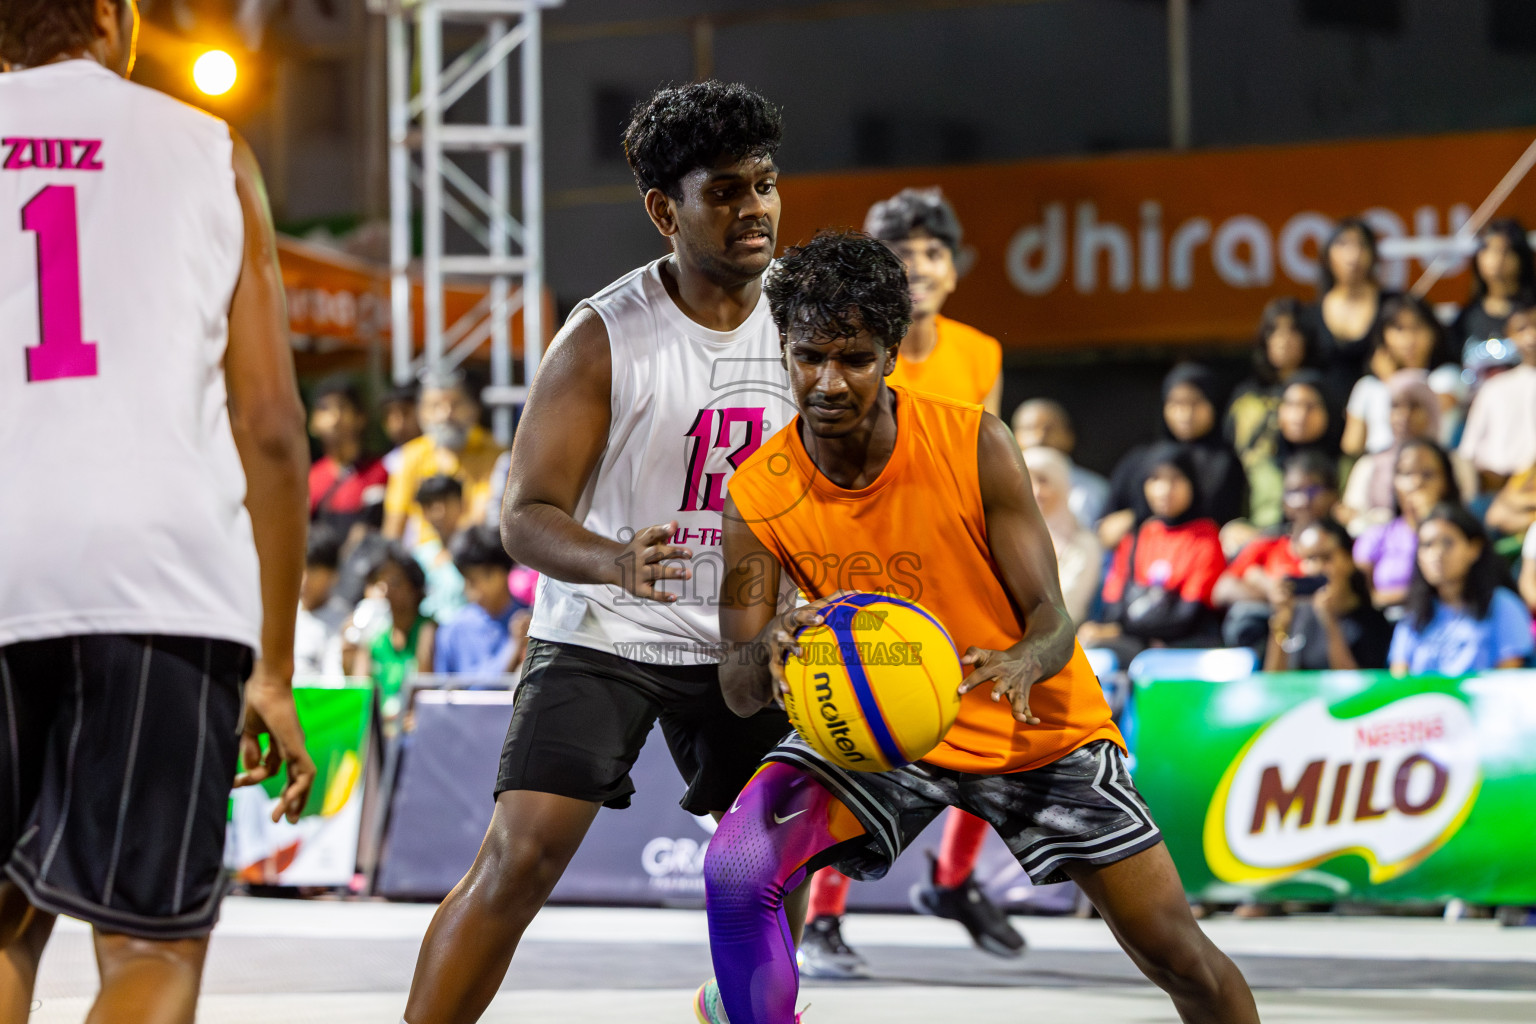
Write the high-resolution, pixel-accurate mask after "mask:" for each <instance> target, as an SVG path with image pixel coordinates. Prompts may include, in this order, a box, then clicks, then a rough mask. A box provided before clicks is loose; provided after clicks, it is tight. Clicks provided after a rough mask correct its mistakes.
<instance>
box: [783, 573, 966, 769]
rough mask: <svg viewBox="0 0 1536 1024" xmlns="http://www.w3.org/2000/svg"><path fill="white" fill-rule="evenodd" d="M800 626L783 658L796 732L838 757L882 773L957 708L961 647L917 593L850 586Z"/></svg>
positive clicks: (928, 740)
mask: <svg viewBox="0 0 1536 1024" xmlns="http://www.w3.org/2000/svg"><path fill="white" fill-rule="evenodd" d="M822 617H823V618H824V619H825V621H824V622H823V623H822V624H821V625H818V626H809V627H807V628H805V629H803V630H801V631H800V634H799V637H798V639H799V644H800V654H799V655H798V656H791V657H790V659H789V661H788V662H787V663H786V664H785V666H784V676H785V679H786V680H787V682H788V684H789V693H788V694H786V695H785V697H784V707H785V710H786V711H788V713H789V719H790V721H791V722H792V723H794V726H795V730H796V731H797V732H798V733H799V734H800V735H801V737H803V738H804V739H805V741H806V742H807V743H809V744H810V745H811V746H813V747H815V748H816V750H817V751H818V752H819V753H821V754H822V755H823V756H824V757H826V758H828V759H829V760H831V761H832V762H834V763H835V764H837V765H839V766H841V767H843V768H847V769H849V770H850V771H857V772H883V771H889V770H890V769H892V768H899V767H901V766H902V765H904V764H910V763H912V762H913V761H916V760H919V759H920V758H922V757H924V756H926V755H927V754H928V752H929V751H931V750H932V749H933V748H934V747H936V746H938V743H939V740H941V739H943V738H944V734H945V733H946V732H948V731H949V727H950V726H951V725H953V724H954V722H955V716H956V714H958V713H959V710H960V694H959V691H958V687H959V686H960V677H961V675H962V672H961V668H960V655H959V652H958V651H956V649H955V643H954V641H953V640H952V639H950V636H949V632H948V631H947V630H945V628H944V627H943V625H942V624H940V622H939V620H938V619H936V618H934V617H933V615H932V614H931V613H930V612H928V610H927V609H925V608H924V607H923V606H922V605H920V604H918V603H917V602H916V601H908V600H905V599H904V598H899V597H890V596H888V595H885V594H871V593H858V594H851V595H849V596H848V597H847V598H845V599H844V600H842V601H839V602H838V603H837V604H834V605H831V606H829V607H828V608H827V609H826V610H825V611H824V612H823V613H822Z"/></svg>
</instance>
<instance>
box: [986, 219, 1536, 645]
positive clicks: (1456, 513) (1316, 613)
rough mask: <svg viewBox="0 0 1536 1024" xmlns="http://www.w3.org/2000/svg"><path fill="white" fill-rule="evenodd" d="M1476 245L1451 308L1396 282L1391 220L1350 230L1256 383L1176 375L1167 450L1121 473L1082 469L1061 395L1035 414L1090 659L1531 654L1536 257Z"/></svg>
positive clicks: (1345, 226)
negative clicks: (1391, 267)
mask: <svg viewBox="0 0 1536 1024" xmlns="http://www.w3.org/2000/svg"><path fill="white" fill-rule="evenodd" d="M1477 239H1478V247H1477V252H1476V255H1475V256H1474V257H1473V259H1472V261H1471V262H1472V277H1473V286H1472V291H1471V295H1470V296H1469V297H1468V300H1467V302H1466V304H1465V305H1464V306H1463V307H1461V308H1460V309H1459V310H1452V311H1450V315H1446V316H1443V317H1442V316H1441V315H1439V314H1437V312H1436V310H1434V309H1432V308H1431V307H1430V306H1429V305H1428V304H1426V303H1425V302H1424V301H1423V300H1422V299H1420V298H1418V297H1416V296H1413V295H1406V294H1394V293H1391V292H1388V291H1386V290H1384V289H1383V288H1382V287H1381V285H1380V283H1379V282H1378V278H1377V250H1376V238H1375V235H1374V233H1373V232H1372V230H1371V228H1370V226H1369V225H1368V224H1367V223H1365V222H1364V221H1363V220H1357V219H1350V220H1345V221H1342V222H1341V223H1339V224H1338V225H1337V227H1336V228H1335V230H1334V231H1333V233H1332V235H1331V236H1330V237H1329V239H1328V240H1327V242H1326V243H1325V244H1324V246H1323V248H1322V252H1321V255H1320V261H1319V262H1320V265H1319V268H1318V280H1319V289H1318V294H1317V296H1316V297H1315V300H1314V301H1313V302H1311V303H1307V302H1304V301H1302V300H1301V299H1299V298H1282V299H1276V300H1274V301H1272V302H1270V303H1269V304H1268V305H1267V306H1266V307H1265V308H1264V309H1263V311H1262V313H1261V314H1260V316H1259V318H1258V319H1259V323H1258V329H1257V332H1256V336H1255V339H1254V348H1253V373H1252V376H1251V377H1250V378H1249V379H1247V380H1245V381H1244V382H1243V383H1242V384H1240V385H1239V386H1238V387H1237V388H1236V389H1234V391H1233V392H1232V394H1231V395H1230V397H1228V396H1226V395H1223V394H1222V393H1221V390H1220V389H1219V388H1218V387H1217V385H1216V376H1215V375H1214V374H1213V373H1212V372H1211V371H1210V370H1209V369H1208V368H1206V367H1204V366H1201V365H1199V364H1196V363H1181V364H1179V365H1178V366H1175V367H1174V368H1173V370H1172V371H1171V372H1170V373H1169V374H1168V375H1167V377H1166V378H1165V380H1164V382H1163V389H1162V422H1161V423H1159V424H1156V425H1155V429H1149V430H1148V432H1147V433H1148V434H1151V435H1154V436H1158V437H1159V438H1160V439H1159V440H1157V441H1156V442H1154V443H1151V444H1147V445H1142V446H1138V447H1136V448H1134V449H1132V450H1131V451H1130V452H1128V453H1126V454H1125V456H1124V457H1123V458H1122V459H1121V460H1120V461H1119V463H1118V465H1116V467H1115V470H1114V472H1113V474H1112V475H1111V477H1110V479H1109V480H1108V481H1107V483H1106V482H1105V481H1104V480H1103V479H1102V478H1098V477H1095V476H1094V475H1093V474H1091V473H1088V472H1087V471H1085V470H1083V469H1081V467H1077V466H1074V465H1073V464H1072V462H1071V454H1072V449H1073V447H1074V443H1075V434H1074V432H1073V428H1072V424H1071V422H1070V420H1069V419H1068V417H1067V414H1066V411H1065V410H1064V409H1062V407H1061V406H1060V405H1058V404H1057V403H1055V402H1051V401H1046V400H1041V399H1034V400H1031V401H1028V402H1025V403H1024V404H1023V405H1021V406H1019V408H1018V409H1017V410H1016V411H1015V413H1014V421H1013V424H1014V432H1015V436H1016V438H1017V440H1018V442H1019V444H1020V445H1021V446H1023V447H1024V449H1025V458H1026V461H1027V462H1028V464H1029V466H1030V469H1031V472H1032V473H1034V474H1036V475H1037V476H1040V475H1044V476H1045V477H1046V480H1045V481H1044V482H1043V483H1042V482H1041V481H1038V480H1037V482H1036V491H1037V495H1038V498H1037V500H1038V502H1039V504H1040V506H1041V511H1042V513H1043V514H1044V515H1045V517H1046V521H1047V524H1048V525H1049V526H1050V530H1051V537H1052V539H1053V541H1054V542H1055V544H1056V548H1057V552H1058V561H1059V564H1060V570H1061V575H1062V584H1063V592H1064V594H1065V595H1066V597H1067V604H1068V606H1069V611H1070V613H1071V614H1072V615H1073V617H1074V620H1075V621H1076V622H1077V623H1078V635H1079V639H1080V640H1081V641H1082V642H1083V645H1084V646H1085V647H1101V648H1109V649H1110V650H1112V651H1114V652H1115V654H1116V655H1117V656H1118V658H1119V661H1120V663H1121V664H1122V665H1124V664H1125V663H1126V661H1127V660H1128V659H1129V658H1130V657H1133V656H1134V655H1135V654H1137V653H1138V652H1140V651H1141V650H1144V649H1146V648H1148V647H1216V646H1229V647H1250V648H1252V649H1253V650H1254V652H1255V654H1256V655H1257V657H1258V658H1259V659H1261V663H1262V664H1263V665H1264V667H1265V668H1266V669H1269V670H1313V669H1356V668H1360V669H1370V668H1377V669H1381V668H1390V669H1391V670H1393V671H1394V672H1396V673H1399V674H1426V673H1435V674H1444V675H1461V674H1465V673H1468V672H1473V671H1480V670H1486V669H1492V668H1507V667H1511V666H1516V665H1522V664H1525V663H1527V661H1528V660H1529V659H1530V658H1531V655H1532V652H1533V630H1532V615H1531V612H1532V609H1533V608H1536V530H1532V529H1531V526H1532V525H1533V523H1536V266H1533V259H1532V253H1531V248H1530V245H1529V242H1528V237H1527V234H1526V231H1525V229H1524V228H1523V227H1522V226H1521V225H1519V224H1518V223H1516V222H1514V221H1512V220H1498V221H1494V222H1492V223H1490V224H1489V225H1487V226H1486V227H1484V228H1483V230H1482V231H1481V232H1480V233H1479V234H1478V236H1477ZM1148 426H1149V428H1153V427H1154V425H1153V424H1149V425H1148ZM1045 450H1049V454H1048V455H1047V454H1045V453H1044V452H1045ZM1063 489H1065V490H1066V492H1067V495H1066V500H1065V501H1063V498H1062V495H1061V491H1062V490H1063ZM1064 509H1066V510H1070V512H1072V513H1075V515H1076V518H1077V520H1078V521H1077V523H1076V524H1066V523H1064V521H1063V518H1064V517H1063V510H1064ZM1090 531H1091V532H1090ZM1089 537H1091V538H1094V539H1096V540H1097V541H1098V543H1099V546H1100V550H1101V551H1102V552H1104V554H1103V556H1102V557H1101V558H1100V559H1098V560H1095V559H1093V558H1092V557H1089V553H1090V550H1091V549H1090V547H1089V545H1088V543H1087V542H1086V539H1087V538H1089ZM1517 575H1518V579H1519V583H1518V584H1517V583H1516V582H1515V579H1516V576H1517ZM1101 577H1102V585H1100V584H1099V581H1100V579H1101ZM1095 587H1097V588H1098V589H1097V596H1096V597H1094V598H1093V599H1090V600H1087V601H1085V600H1084V598H1083V595H1084V594H1085V593H1089V594H1091V593H1093V592H1094V589H1095Z"/></svg>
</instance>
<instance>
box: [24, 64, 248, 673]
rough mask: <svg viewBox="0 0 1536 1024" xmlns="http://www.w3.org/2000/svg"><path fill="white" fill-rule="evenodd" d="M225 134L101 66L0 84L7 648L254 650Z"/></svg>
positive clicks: (239, 242) (235, 238)
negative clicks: (228, 379) (184, 642)
mask: <svg viewBox="0 0 1536 1024" xmlns="http://www.w3.org/2000/svg"><path fill="white" fill-rule="evenodd" d="M232 146H233V143H232V141H231V138H230V132H229V128H228V126H227V125H225V124H224V122H222V121H220V120H218V119H216V118H214V117H211V116H209V115H207V114H205V113H202V112H200V111H198V110H196V109H194V108H192V107H189V106H186V105H185V104H182V103H179V102H177V101H176V100H173V99H171V98H169V97H168V96H165V95H164V94H162V93H158V92H155V91H153V90H150V89H146V88H142V87H140V86H137V85H133V84H132V83H130V82H127V81H125V80H123V79H122V78H120V77H118V76H117V75H115V74H113V73H112V72H110V71H108V70H106V69H105V68H103V67H101V66H100V65H98V64H96V63H94V62H92V61H88V60H71V61H64V62H61V63H58V64H49V65H44V66H42V67H38V68H32V69H28V70H25V71H17V72H12V73H9V74H0V323H3V324H4V331H3V333H0V487H3V488H4V496H3V497H0V645H5V644H12V643H17V642H20V641H25V640H37V639H45V638H49V637H57V636H68V635H75V634H89V633H157V634H170V635H179V636H197V637H211V638H214V639H225V640H233V641H235V642H238V643H243V644H246V645H249V646H251V647H252V648H255V647H257V646H258V644H259V638H260V629H261V600H260V596H261V595H260V583H259V574H258V571H257V564H256V549H255V545H254V542H253V540H252V534H251V523H250V518H249V516H248V515H247V514H246V511H245V507H244V500H245V474H244V472H243V470H242V468H241V464H240V459H239V456H238V453H237V452H236V449H235V443H234V437H233V434H232V432H231V428H230V422H229V411H228V408H227V396H226V391H225V386H224V368H223V362H224V350H225V346H226V343H227V340H228V310H229V304H230V299H231V296H232V295H233V293H234V288H235V284H236V282H237V281H238V279H239V275H240V268H241V262H242V249H243V243H244V225H243V219H242V216H241V209H240V202H239V198H238V197H237V195H236V193H235V180H234V171H233V168H232V166H231V156H232Z"/></svg>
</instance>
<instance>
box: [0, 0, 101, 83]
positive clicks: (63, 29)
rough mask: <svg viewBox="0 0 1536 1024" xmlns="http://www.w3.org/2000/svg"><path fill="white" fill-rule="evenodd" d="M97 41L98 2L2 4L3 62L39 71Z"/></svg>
mask: <svg viewBox="0 0 1536 1024" xmlns="http://www.w3.org/2000/svg"><path fill="white" fill-rule="evenodd" d="M95 39H96V0H0V60H5V61H6V62H8V63H11V64H16V65H19V66H22V67H29V68H30V67H37V66H38V65H40V64H45V63H47V62H48V61H50V60H52V59H53V58H55V57H57V56H58V55H59V54H61V53H67V52H69V51H71V50H79V49H83V48H85V47H87V46H89V45H90V44H91V43H92V42H93V41H94V40H95Z"/></svg>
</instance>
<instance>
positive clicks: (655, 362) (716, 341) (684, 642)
mask: <svg viewBox="0 0 1536 1024" xmlns="http://www.w3.org/2000/svg"><path fill="white" fill-rule="evenodd" d="M661 263H662V261H661V260H658V261H657V262H655V263H652V264H649V265H648V266H644V267H641V268H640V269H638V270H636V271H634V272H633V273H630V274H628V275H626V276H625V277H622V278H620V279H619V280H618V281H616V282H614V283H613V284H611V285H609V286H608V287H607V288H606V289H604V290H603V291H602V292H599V293H598V294H597V295H596V296H594V297H592V298H591V299H588V300H587V301H586V302H583V303H582V304H581V305H582V306H589V307H591V308H592V309H593V310H594V311H596V312H597V314H598V315H599V316H601V317H602V318H603V324H604V325H605V326H606V327H607V329H608V344H609V348H610V350H611V352H612V356H613V397H612V421H611V425H610V427H609V430H608V446H607V449H606V450H605V451H604V452H603V456H602V459H601V460H600V461H599V463H598V466H597V470H596V472H595V473H594V474H593V475H592V479H591V480H590V481H589V482H588V484H587V489H586V491H585V492H584V494H583V495H582V499H581V502H580V504H579V505H578V506H577V508H576V520H577V522H579V523H581V524H582V525H583V526H585V527H586V528H587V529H589V530H591V531H592V532H594V533H598V534H601V535H602V536H604V537H611V538H613V539H615V540H621V541H628V540H629V539H630V538H631V537H633V536H634V533H635V531H637V530H641V529H644V528H645V527H647V526H654V525H657V524H660V523H667V522H672V521H676V522H677V524H678V532H677V534H676V536H675V537H674V543H676V544H680V545H682V546H684V547H686V548H689V549H690V550H691V551H692V552H693V560H692V562H691V563H687V564H690V565H691V566H692V568H693V578H692V579H690V580H681V581H676V580H675V581H667V582H666V583H664V584H663V585H662V586H663V588H664V589H666V590H670V591H671V592H673V593H676V594H679V595H680V598H679V600H678V601H677V602H676V603H673V604H662V603H660V602H656V601H645V600H641V599H640V598H637V597H634V596H632V595H630V594H628V593H626V592H625V591H624V590H622V589H620V588H619V587H616V586H610V585H587V584H572V583H562V582H561V581H559V580H555V579H551V578H550V577H548V576H544V577H542V578H541V579H540V581H539V590H538V597H537V599H536V600H535V602H534V606H533V622H532V624H531V625H530V627H529V630H528V632H529V634H530V635H531V636H534V637H537V638H539V639H541V640H550V641H556V642H560V643H570V644H577V645H579V646H582V647H592V648H597V649H599V650H604V651H608V652H610V653H613V654H617V655H619V656H621V657H625V658H629V659H630V660H632V661H643V662H649V663H653V664H685V665H692V664H707V663H711V662H716V661H719V660H720V650H719V644H720V623H719V617H718V616H719V594H720V577H721V575H722V569H723V565H724V563H723V560H722V550H721V510H722V508H723V507H724V503H725V487H726V483H727V481H728V480H729V478H730V475H731V473H732V472H733V471H734V470H735V468H736V467H737V466H739V465H741V463H742V462H743V461H744V460H745V459H746V457H747V456H748V455H751V454H752V453H753V452H754V451H756V450H757V449H758V447H759V446H760V445H761V444H762V443H763V441H764V440H765V439H766V438H768V437H770V436H772V434H773V433H774V432H775V431H776V430H778V429H779V428H780V427H782V426H784V425H785V424H786V423H788V422H789V421H790V420H791V419H792V418H793V417H794V405H793V402H792V401H791V399H790V397H789V387H788V382H787V380H786V377H785V373H784V368H783V366H782V365H781V364H780V362H779V336H778V331H777V330H776V329H775V327H774V325H773V318H772V317H771V316H770V315H769V313H768V300H767V298H766V297H765V298H762V299H760V300H759V301H758V304H757V308H756V309H754V310H753V311H752V313H751V315H750V316H748V317H747V319H746V321H745V322H744V323H743V324H742V325H741V326H740V327H738V328H737V329H736V330H734V331H729V332H720V331H712V330H709V329H708V328H705V327H702V326H700V325H699V324H697V323H695V322H694V321H692V320H690V319H689V318H688V317H687V316H686V315H684V313H683V311H682V310H680V309H679V308H678V307H677V305H676V303H674V302H673V301H672V299H671V297H670V296H669V295H668V294H667V291H666V287H665V286H664V285H663V284H662V280H661ZM577 308H578V309H580V308H581V306H578V307H577Z"/></svg>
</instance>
